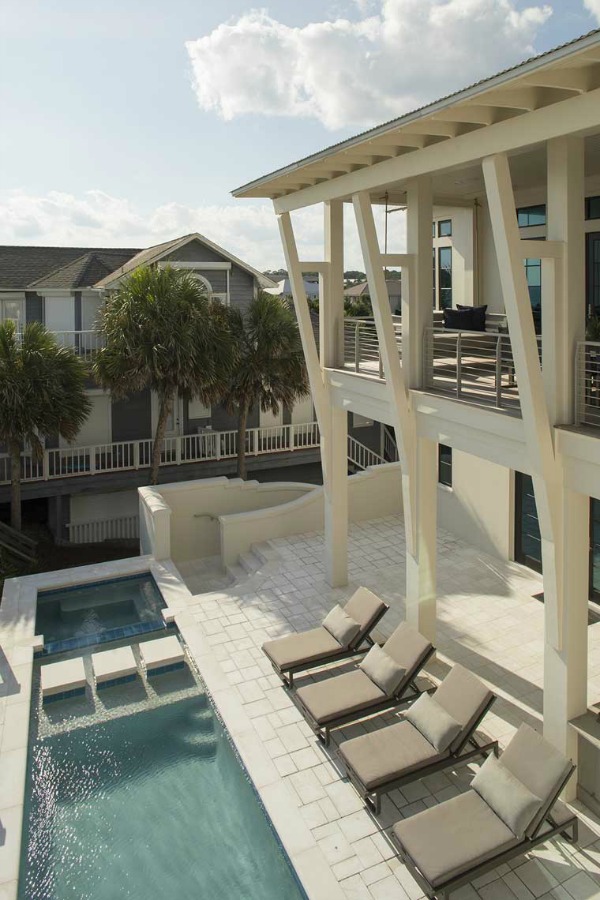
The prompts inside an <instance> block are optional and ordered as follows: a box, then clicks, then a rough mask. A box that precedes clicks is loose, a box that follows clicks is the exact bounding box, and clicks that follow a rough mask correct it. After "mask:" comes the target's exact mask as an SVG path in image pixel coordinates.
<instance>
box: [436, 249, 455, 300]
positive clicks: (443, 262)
mask: <svg viewBox="0 0 600 900" xmlns="http://www.w3.org/2000/svg"><path fill="white" fill-rule="evenodd" d="M438 269H439V271H438V282H439V283H438V299H439V308H440V309H450V307H451V306H452V247H439V248H438Z"/></svg>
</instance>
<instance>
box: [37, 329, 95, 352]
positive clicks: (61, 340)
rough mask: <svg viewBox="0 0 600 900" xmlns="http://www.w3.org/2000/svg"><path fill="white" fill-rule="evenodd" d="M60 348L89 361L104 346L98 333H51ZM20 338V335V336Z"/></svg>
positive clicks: (89, 331) (92, 331)
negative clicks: (65, 348) (70, 350)
mask: <svg viewBox="0 0 600 900" xmlns="http://www.w3.org/2000/svg"><path fill="white" fill-rule="evenodd" d="M51 333H52V335H53V337H54V338H55V340H56V342H57V344H58V345H59V346H60V347H70V348H71V349H72V350H74V351H75V353H76V354H77V356H80V357H81V358H82V359H85V360H89V359H91V358H92V357H93V355H94V353H97V352H98V350H100V348H101V347H103V346H104V336H103V335H101V334H100V332H99V331H95V330H93V329H92V330H88V331H52V332H51ZM20 337H21V338H22V334H21V335H20Z"/></svg>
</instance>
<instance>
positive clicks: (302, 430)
mask: <svg viewBox="0 0 600 900" xmlns="http://www.w3.org/2000/svg"><path fill="white" fill-rule="evenodd" d="M319 442H320V435H319V426H318V424H317V422H303V423H300V424H297V425H273V426H269V427H266V428H249V429H248V431H247V432H246V453H247V454H248V455H251V456H258V455H261V454H265V453H284V452H292V451H295V450H308V449H311V448H315V447H318V446H319ZM153 446H154V442H153V440H152V439H151V438H149V439H145V440H137V441H117V442H114V443H111V444H95V445H93V446H91V447H60V448H53V449H48V450H44V452H43V455H42V456H41V457H40V458H37V457H36V456H34V455H33V454H32V453H31V451H25V452H23V453H22V454H21V481H26V482H27V481H51V480H53V479H55V478H73V477H76V476H79V475H98V474H104V473H107V472H123V471H128V470H136V469H143V468H147V467H148V466H150V464H151V463H152V451H153ZM237 451H238V434H237V431H204V432H202V433H200V434H187V435H178V436H176V437H167V438H165V439H164V441H163V444H162V448H161V453H160V465H161V466H172V465H183V464H185V463H200V462H205V461H215V460H221V459H231V458H233V457H235V456H237ZM9 481H10V457H9V456H8V455H6V454H4V455H2V456H0V484H7V483H8V482H9Z"/></svg>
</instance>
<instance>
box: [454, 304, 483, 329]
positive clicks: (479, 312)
mask: <svg viewBox="0 0 600 900" xmlns="http://www.w3.org/2000/svg"><path fill="white" fill-rule="evenodd" d="M456 308H457V309H460V310H463V309H470V310H471V312H472V315H473V324H472V326H471V329H472V330H473V331H485V314H486V312H487V306H461V305H460V304H459V303H457V304H456Z"/></svg>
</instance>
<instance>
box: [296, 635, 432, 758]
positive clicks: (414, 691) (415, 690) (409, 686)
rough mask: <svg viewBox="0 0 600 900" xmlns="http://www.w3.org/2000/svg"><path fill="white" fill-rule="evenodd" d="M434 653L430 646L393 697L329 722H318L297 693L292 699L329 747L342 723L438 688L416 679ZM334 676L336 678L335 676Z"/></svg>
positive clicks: (355, 719)
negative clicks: (425, 684) (420, 686)
mask: <svg viewBox="0 0 600 900" xmlns="http://www.w3.org/2000/svg"><path fill="white" fill-rule="evenodd" d="M434 653H435V647H432V646H429V647H428V648H427V651H426V652H425V653H423V655H422V656H421V658H420V660H419V662H418V663H417V665H416V666H414V668H413V671H412V672H411V673H410V679H409V680H408V681H406V680H405V681H404V683H403V685H401V689H400V690H399V691H396V693H395V694H393V695H392V696H391V697H384V698H383V699H382V700H380V701H379V703H373V704H371V705H370V706H365V707H363V709H355V710H354V712H351V713H346V714H345V715H343V716H338V717H337V718H335V719H330V720H329V722H326V723H323V724H320V723H319V722H317V720H316V719H315V718H314V717H313V716H312V715H311V713H310V712H309V711H308V709H307V708H306V706H305V705H304V704H303V703H302V701H301V699H300V698H299V697H298V695H297V694H293V695H292V699H293V701H294V703H295V705H296V707H297V709H298V710H299V711H300V712H301V713H302V715H303V717H304V718H305V719H306V721H307V723H308V724H309V725H310V727H311V728H312V730H313V731H314V733H315V734H316V736H317V737H318V738H319V740H320V741H321V742H322V743H323V744H324V745H325V746H326V747H328V746H329V743H330V740H331V731H332V730H333V729H334V728H341V727H342V725H348V724H349V723H350V722H358V721H359V719H366V718H367V717H369V716H372V715H375V714H376V713H381V712H385V711H386V710H388V709H394V707H396V706H400V705H401V704H402V705H404V704H405V703H410V702H411V701H413V700H416V699H417V698H418V697H420V696H421V694H423V693H426V694H432V693H433V692H434V691H435V690H436V688H437V685H435V684H433V682H430V686H429V687H427V688H425V689H424V690H422V689H420V688H419V686H418V685H417V683H416V679H417V677H418V675H419V673H420V672H421V670H422V669H423V667H424V666H425V665H426V664H427V662H428V660H429V659H431V657H432V656H433V654H434ZM333 677H334V678H335V676H333ZM367 677H368V676H367ZM408 691H410V693H407V692H408Z"/></svg>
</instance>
